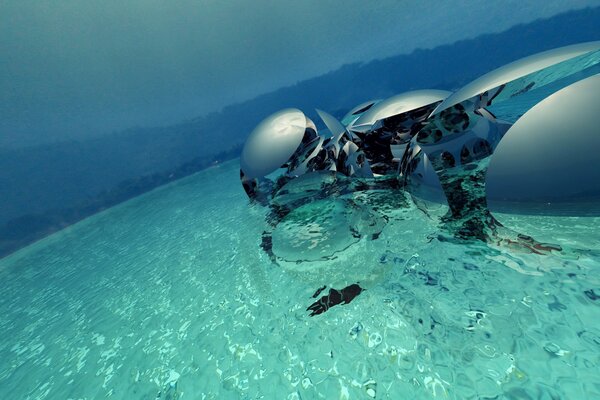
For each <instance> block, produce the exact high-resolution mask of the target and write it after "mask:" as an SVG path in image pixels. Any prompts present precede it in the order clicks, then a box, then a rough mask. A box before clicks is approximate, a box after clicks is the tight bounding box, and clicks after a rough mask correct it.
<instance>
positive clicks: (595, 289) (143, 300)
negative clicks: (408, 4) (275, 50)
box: [0, 161, 600, 399]
mask: <svg viewBox="0 0 600 400" xmlns="http://www.w3.org/2000/svg"><path fill="white" fill-rule="evenodd" d="M237 167H238V164H237V161H234V162H231V163H227V164H224V165H222V166H219V167H216V168H212V169H209V170H206V171H203V172H201V173H199V174H196V175H194V176H192V177H189V178H187V179H184V180H181V181H179V182H176V183H174V184H172V185H169V186H166V187H163V188H160V189H158V190H155V191H153V192H151V193H149V194H146V195H144V196H141V197H139V198H136V199H134V200H132V201H129V202H127V203H125V204H122V205H120V206H118V207H115V208H113V209H110V210H108V211H106V212H103V213H101V214H98V215H96V216H94V217H92V218H89V219H87V220H85V221H83V222H81V223H79V224H77V225H75V226H72V227H70V228H68V229H66V230H64V231H62V232H60V233H58V234H55V235H53V236H51V237H49V238H47V239H45V240H43V241H41V242H38V243H36V244H34V245H32V246H30V247H28V248H26V249H23V250H21V251H19V252H18V253H15V254H13V255H12V256H10V257H8V258H5V259H3V260H0V278H1V279H2V286H3V289H2V296H1V298H0V332H1V336H0V392H1V393H2V395H1V397H3V398H14V399H92V398H105V397H112V398H123V399H178V398H181V399H217V398H218V399H229V398H230V399H255V398H265V399H275V398H277V399H280V398H287V399H318V398H324V399H351V398H352V399H354V398H358V399H360V398H392V399H398V398H451V399H467V398H495V397H497V396H504V397H505V398H514V399H527V398H532V399H533V398H600V378H598V371H599V363H600V323H599V322H598V321H600V318H599V317H600V308H599V306H600V274H599V271H600V259H599V258H598V257H597V256H595V254H598V253H594V252H593V250H598V249H600V233H599V232H598V230H597V228H596V227H597V226H598V224H599V223H600V218H597V217H596V218H594V217H585V218H576V217H544V216H516V215H500V216H499V218H500V219H501V220H502V221H503V223H504V224H506V225H507V226H509V227H511V228H513V229H515V230H517V231H519V232H522V233H526V234H528V235H531V236H533V237H535V238H536V239H538V240H541V241H545V242H550V243H556V244H561V245H568V246H571V247H576V248H579V249H581V250H582V251H580V252H579V253H578V255H577V256H573V255H565V254H551V255H544V256H540V255H535V254H519V253H512V252H509V251H508V250H506V249H500V248H492V247H490V246H487V245H484V244H479V243H473V244H464V243H453V242H448V241H440V240H438V239H437V235H438V233H439V226H438V224H439V222H438V221H439V220H438V218H437V217H435V216H431V217H429V216H427V215H425V214H424V213H423V212H421V211H420V210H419V209H417V207H416V206H415V205H414V204H412V203H410V202H408V206H407V207H406V208H402V209H400V210H398V211H397V212H396V213H395V214H394V215H393V218H390V219H389V222H388V223H387V225H386V226H385V227H384V228H383V230H382V231H381V234H380V235H379V237H378V238H377V239H376V240H367V238H366V237H365V238H362V239H361V240H360V241H358V242H357V243H351V245H350V247H348V249H347V254H348V255H347V256H346V255H345V253H344V251H341V253H340V254H339V255H338V257H337V258H336V259H335V260H326V261H322V265H320V264H319V263H320V262H321V261H314V262H313V268H309V269H303V268H299V269H297V270H295V269H293V268H287V267H286V268H284V267H282V266H278V265H275V264H273V263H272V262H271V261H270V259H269V257H268V256H267V254H265V253H264V252H263V251H262V250H261V248H260V243H261V233H262V232H263V230H264V229H265V228H266V225H265V218H264V210H263V209H261V208H257V207H250V206H249V205H248V204H247V200H246V197H245V195H244V193H243V190H242V188H241V185H239V179H238V178H239V176H238V174H239V172H238V169H237ZM367 201H368V199H367ZM585 250H592V251H591V252H586V251H585ZM355 282H360V284H361V286H362V287H364V288H365V289H366V290H365V291H364V292H363V293H361V294H360V296H358V297H357V298H356V299H355V300H354V301H353V302H352V303H351V304H348V305H340V306H336V307H333V308H331V309H330V310H328V311H327V312H325V313H323V314H321V315H318V316H315V317H309V316H308V313H307V312H306V308H307V306H308V305H309V304H311V303H312V302H313V301H314V299H313V298H312V297H311V295H312V294H313V293H314V292H315V290H316V289H317V288H319V287H321V286H323V285H328V286H329V287H334V288H338V289H341V288H342V287H344V286H346V285H348V284H351V283H355ZM553 396H554V397H553Z"/></svg>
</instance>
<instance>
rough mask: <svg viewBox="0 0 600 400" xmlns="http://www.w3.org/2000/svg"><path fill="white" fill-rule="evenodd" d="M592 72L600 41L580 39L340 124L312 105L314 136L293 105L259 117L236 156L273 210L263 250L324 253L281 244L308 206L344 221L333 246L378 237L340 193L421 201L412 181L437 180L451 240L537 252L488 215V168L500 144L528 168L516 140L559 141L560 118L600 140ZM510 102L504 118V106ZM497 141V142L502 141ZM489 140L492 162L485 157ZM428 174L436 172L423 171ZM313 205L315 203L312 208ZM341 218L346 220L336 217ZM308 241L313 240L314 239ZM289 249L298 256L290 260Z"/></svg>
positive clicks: (502, 161) (258, 196)
mask: <svg viewBox="0 0 600 400" xmlns="http://www.w3.org/2000/svg"><path fill="white" fill-rule="evenodd" d="M599 73H600V42H589V43H583V44H577V45H571V46H566V47H562V48H559V49H554V50H550V51H546V52H542V53H539V54H535V55H532V56H529V57H526V58H523V59H521V60H518V61H515V62H513V63H510V64H507V65H505V66H503V67H500V68H498V69H496V70H494V71H492V72H489V73H487V74H485V75H483V76H482V77H480V78H478V79H476V80H474V81H473V82H471V83H469V84H467V85H465V86H464V87H463V88H462V89H460V90H458V91H456V92H455V93H451V92H447V91H443V90H416V91H411V92H406V93H402V94H399V95H397V96H394V97H391V98H389V99H385V100H371V101H368V102H365V103H363V104H360V105H358V106H357V107H355V108H354V109H353V110H351V111H350V112H348V114H346V115H345V116H344V117H343V118H342V122H339V121H338V120H337V119H336V118H335V117H333V116H332V115H330V114H328V113H326V112H324V111H321V110H317V114H318V115H319V117H320V118H321V120H322V122H323V125H324V126H325V127H326V129H323V130H321V131H320V132H319V131H318V130H317V127H316V125H315V124H314V123H313V121H311V120H310V119H309V118H308V117H306V116H305V114H304V113H302V112H301V111H300V110H297V109H286V110H282V111H279V112H277V113H275V114H273V115H271V116H269V117H267V118H266V119H265V120H264V121H263V122H261V123H260V124H259V125H258V126H257V127H256V128H255V129H254V131H253V132H252V133H251V134H250V136H249V138H248V140H247V142H246V144H245V146H244V149H243V152H242V155H241V159H240V167H241V171H240V177H241V180H242V184H243V186H244V189H245V191H246V193H247V194H248V196H249V197H250V198H251V199H252V200H255V201H257V202H259V203H261V204H263V205H266V206H268V207H270V208H271V210H272V211H273V212H272V218H270V221H269V222H270V224H271V226H272V227H273V230H272V232H266V233H265V237H264V238H263V244H265V243H266V245H265V246H264V247H265V249H267V250H268V251H270V252H271V256H272V257H273V258H276V259H278V260H279V259H281V258H282V257H280V256H278V255H277V254H276V253H277V251H273V248H272V247H273V245H274V244H276V245H277V246H278V247H279V249H280V251H279V252H280V254H285V257H284V258H288V259H290V261H292V262H296V263H299V262H301V261H311V260H322V259H326V258H327V257H331V256H332V254H329V256H328V255H326V254H321V253H322V252H323V251H325V250H323V249H320V252H318V251H313V252H312V253H310V252H308V253H307V251H308V250H307V248H306V247H305V246H304V247H303V245H298V246H296V244H294V243H288V244H287V245H285V241H294V233H293V232H292V231H290V229H292V228H291V227H292V226H295V227H296V228H295V229H303V228H302V225H303V223H302V221H300V220H299V218H300V216H301V215H304V216H305V215H307V214H310V213H311V210H310V209H312V212H313V213H315V215H316V214H323V215H322V216H323V218H324V221H325V220H328V218H329V220H328V221H329V222H328V223H326V224H321V225H319V227H318V228H319V229H321V228H326V227H329V228H330V229H333V230H340V231H341V230H343V229H341V228H340V227H341V226H346V227H347V226H350V235H349V234H348V233H347V232H346V233H340V234H338V235H337V237H341V238H342V239H340V240H341V241H340V242H336V243H333V242H332V240H333V239H332V238H334V237H335V236H336V235H334V233H333V232H330V234H329V235H326V236H327V240H328V242H327V246H325V247H326V248H327V249H335V251H341V250H342V249H345V248H348V247H349V246H351V245H352V242H353V239H352V237H354V238H355V239H356V238H359V237H361V235H362V234H367V235H368V236H369V237H372V238H375V237H376V236H377V235H378V233H377V232H378V231H380V230H381V225H382V224H384V223H385V222H382V218H379V217H378V216H377V215H376V214H377V213H373V212H372V210H369V209H368V207H369V205H368V202H367V204H359V203H360V202H356V201H355V200H351V199H349V198H348V196H347V195H348V194H349V193H353V192H356V191H365V190H369V189H373V188H376V189H381V188H385V189H386V190H396V191H404V192H408V193H410V194H412V195H415V196H417V197H418V191H417V190H414V189H415V188H417V187H418V186H419V185H421V184H425V185H434V186H437V187H438V189H439V190H441V191H443V193H444V194H445V196H446V200H447V203H448V207H449V210H448V213H447V214H446V215H445V216H444V217H443V218H442V225H443V227H445V228H446V231H448V232H450V233H451V236H453V237H454V238H458V239H468V240H471V239H477V240H482V241H486V242H492V243H498V244H508V245H511V246H517V247H519V248H521V249H526V250H527V251H531V252H536V253H543V252H547V251H551V250H555V249H559V247H557V246H551V245H544V244H542V243H538V242H536V241H535V240H534V239H532V238H530V237H528V236H525V235H520V234H516V233H515V232H512V231H510V230H508V229H506V228H504V227H503V226H502V224H500V223H499V222H498V221H496V219H495V218H494V217H493V216H492V214H491V213H490V212H489V211H488V208H487V199H486V174H487V170H488V165H490V161H491V160H492V164H491V165H492V166H493V168H495V169H498V168H502V165H510V161H509V160H510V158H511V155H510V154H509V150H508V149H510V148H513V149H514V150H513V151H514V154H518V157H519V160H516V161H515V165H516V164H518V165H521V168H526V167H525V164H524V161H523V158H524V157H526V154H524V153H523V152H519V151H518V148H520V147H523V145H521V144H518V143H519V140H520V141H521V142H523V143H525V142H526V141H527V140H526V139H523V138H525V137H528V136H531V138H535V140H536V141H537V142H540V141H541V142H543V141H544V140H546V141H550V140H557V139H559V138H564V136H565V135H568V134H569V132H565V129H567V127H568V126H571V127H572V128H573V129H577V138H578V142H577V143H583V142H585V140H586V139H581V138H582V137H583V136H584V135H588V136H590V137H591V136H598V135H597V132H594V131H593V130H594V129H596V130H597V128H594V127H595V126H596V124H597V123H596V121H594V119H595V118H596V114H597V112H596V113H594V112H592V111H591V110H592V108H594V107H595V109H596V110H598V111H600V109H598V104H600V87H599V84H598V81H599V80H600V77H599V76H600V75H598V74H599ZM532 99H534V100H532ZM526 100H527V101H526ZM536 103H539V104H538V105H537V106H535V104H536ZM507 105H510V107H509V108H510V110H511V113H512V114H510V115H509V114H508V113H507V114H506V115H504V113H503V110H506V109H508V108H507ZM586 107H587V108H586ZM573 108H574V109H573ZM578 108H584V109H585V110H586V111H585V112H578V110H577V109H578ZM515 110H517V111H516V113H517V114H518V115H517V116H515ZM513 124H514V125H513ZM504 137H507V139H506V140H507V145H506V146H503V145H502V144H500V143H502V142H501V141H502V139H503V138H504ZM524 140H525V142H524ZM589 140H592V139H589ZM594 140H596V142H597V139H594ZM512 143H517V144H514V145H513V144H512ZM499 144H500V146H499ZM565 145H567V143H565ZM505 147H506V150H505ZM541 147H543V144H542V145H541ZM496 148H499V151H500V157H499V160H498V163H497V165H495V163H494V161H493V159H494V157H493V156H492V155H493V154H494V152H495V150H496ZM556 162H560V161H559V160H557V161H556ZM513 170H514V169H513ZM432 171H434V172H435V174H436V175H437V178H438V179H434V178H433V179H432V176H434V175H432ZM315 202H316V203H318V202H322V203H318V206H317V205H316V204H310V203H315ZM344 208H347V210H346V211H344V210H343V209H344ZM357 215H360V217H357ZM350 217H351V218H352V221H353V224H354V225H353V224H352V223H350V224H349V223H346V222H343V221H340V219H343V218H350ZM383 221H385V218H383ZM280 224H282V226H286V227H287V228H286V229H287V230H286V231H285V232H283V231H278V230H277V229H278V226H279V225H280ZM336 227H337V228H336ZM374 227H375V228H374ZM292 230H293V229H292ZM309 230H310V229H309ZM317 230H318V229H317ZM290 232H292V233H290ZM353 234H354V236H352V235H353ZM334 241H335V240H334ZM308 242H311V243H313V244H314V243H317V246H318V240H317V242H315V241H310V240H309V241H308ZM294 249H296V251H297V252H298V254H300V255H301V256H299V257H298V258H294V257H293V256H292V255H291V253H293V251H294ZM325 252H326V251H325ZM309 253H310V254H309Z"/></svg>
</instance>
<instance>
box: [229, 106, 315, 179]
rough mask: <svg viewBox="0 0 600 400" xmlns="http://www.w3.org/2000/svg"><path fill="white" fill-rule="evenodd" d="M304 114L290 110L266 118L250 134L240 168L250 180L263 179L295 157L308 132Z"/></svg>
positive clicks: (243, 151)
mask: <svg viewBox="0 0 600 400" xmlns="http://www.w3.org/2000/svg"><path fill="white" fill-rule="evenodd" d="M306 124H307V120H306V117H305V116H304V113H302V111H300V110H298V109H296V108H287V109H285V110H281V111H279V112H276V113H275V114H272V115H271V116H269V117H267V118H265V119H264V120H263V121H262V122H261V123H260V124H259V125H258V126H257V127H256V128H254V130H253V131H252V133H250V136H249V137H248V140H247V141H246V144H245V145H244V149H243V150H242V155H241V157H240V167H241V169H242V171H243V172H244V174H245V175H246V177H247V178H248V179H254V178H261V177H263V176H265V175H268V174H269V173H271V172H273V171H275V170H276V169H278V168H279V167H281V166H282V165H283V164H285V163H286V162H287V161H288V160H289V158H290V157H291V156H292V155H293V154H294V152H295V151H296V149H297V148H298V146H299V145H300V143H301V142H302V138H303V137H304V131H305V130H306Z"/></svg>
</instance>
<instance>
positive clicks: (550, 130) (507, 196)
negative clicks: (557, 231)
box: [486, 75, 600, 211]
mask: <svg viewBox="0 0 600 400" xmlns="http://www.w3.org/2000/svg"><path fill="white" fill-rule="evenodd" d="M599 105H600V75H594V76H592V77H589V78H586V79H584V80H582V81H579V82H577V83H574V84H572V85H570V86H567V87H566V88H564V89H562V90H560V91H558V92H556V93H554V94H553V95H551V96H549V97H547V98H546V99H545V100H543V101H541V102H540V103H538V104H537V105H536V106H534V107H533V108H532V109H531V110H529V111H528V112H527V113H526V114H525V115H523V116H522V117H521V118H520V119H519V120H518V121H517V122H516V123H515V124H514V125H513V126H512V128H510V129H509V130H508V132H507V133H506V135H505V137H504V139H503V140H502V141H501V142H500V144H499V145H498V147H497V149H496V152H495V154H494V157H492V159H491V161H490V164H489V169H488V172H487V179H486V181H487V196H488V199H490V200H507V201H511V200H514V201H528V202H530V203H531V202H534V203H536V204H537V205H538V206H541V208H542V209H543V210H548V211H551V210H552V209H553V207H555V208H560V209H561V210H562V211H568V208H569V207H571V208H573V207H577V206H578V205H577V202H576V200H580V199H581V198H582V197H586V196H587V197H592V196H594V195H595V197H596V199H598V198H599V197H600V157H599V156H598V151H599V150H600V128H599V126H598V112H599V111H600V106H599ZM555 202H559V204H556V205H553V204H548V203H555ZM579 208H581V207H580V206H579ZM543 210H540V211H543Z"/></svg>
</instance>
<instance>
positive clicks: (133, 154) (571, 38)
mask: <svg viewBox="0 0 600 400" xmlns="http://www.w3.org/2000/svg"><path fill="white" fill-rule="evenodd" d="M598 26H600V7H598V8H593V9H585V10H580V11H573V12H569V13H565V14H561V15H558V16H555V17H553V18H550V19H546V20H538V21H535V22H532V23H529V24H526V25H519V26H515V27H513V28H511V29H509V30H507V31H505V32H503V33H499V34H487V35H482V36H480V37H477V38H475V39H471V40H464V41H460V42H457V43H454V44H450V45H444V46H440V47H437V48H434V49H428V50H416V51H414V52H412V53H411V54H406V55H399V56H395V57H391V58H387V59H384V60H375V61H372V62H369V63H362V64H349V65H345V66H343V67H342V68H340V69H338V70H336V71H332V72H330V73H328V74H325V75H323V76H319V77H316V78H314V79H310V80H306V81H302V82H298V83H297V84H296V85H293V86H290V87H285V88H282V89H279V90H277V91H275V92H272V93H268V94H264V95H261V96H258V97H256V98H255V99H252V100H249V101H246V102H243V103H240V104H235V105H231V106H228V107H225V108H224V109H223V110H222V111H221V112H218V113H212V114H209V115H207V116H204V117H200V118H197V119H194V120H191V121H187V122H185V123H182V124H178V125H175V126H168V127H160V128H152V129H141V128H137V129H136V128H134V129H129V130H127V131H124V132H121V133H117V134H112V135H107V136H104V137H100V138H95V139H92V140H87V141H71V142H64V143H55V144H50V145H43V146H37V147H28V148H21V149H18V150H10V151H9V150H0V190H1V194H0V195H1V198H2V207H1V208H0V226H1V225H2V224H4V227H3V228H0V255H1V254H2V253H3V252H4V253H5V252H7V251H9V250H10V249H13V248H15V247H18V246H20V245H22V244H23V243H25V242H27V241H31V240H33V239H35V238H37V237H39V236H40V235H42V234H45V233H48V232H51V231H53V230H56V229H57V228H59V227H61V226H64V225H68V224H70V223H72V222H74V221H76V220H78V219H80V218H83V217H85V216H86V215H89V214H91V213H94V212H96V211H98V210H99V209H102V208H103V207H106V206H109V205H112V204H114V203H116V202H118V201H122V200H125V199H127V198H129V197H132V196H134V195H137V194H139V193H141V192H143V191H145V190H149V189H151V188H153V187H156V186H157V185H160V184H164V183H165V182H168V181H169V180H172V179H174V177H181V176H183V175H185V174H190V173H193V172H195V171H197V170H198V169H200V168H204V167H206V166H207V165H209V164H210V163H211V162H213V161H215V160H221V159H224V158H228V157H235V156H236V155H237V154H239V149H240V146H241V144H242V143H243V141H244V139H245V137H246V136H247V135H248V133H249V132H250V131H251V130H252V129H253V127H254V126H255V125H256V124H257V123H258V122H259V121H260V120H261V119H263V118H264V117H265V116H267V115H268V114H270V113H272V112H274V111H277V110H279V109H281V108H285V107H297V108H300V109H302V110H303V111H305V112H306V113H307V114H308V115H309V116H310V117H311V118H313V119H314V121H315V122H316V123H317V125H319V123H320V121H319V119H318V117H317V116H316V113H315V112H314V108H320V109H324V110H328V111H330V112H332V113H333V114H334V115H337V116H341V115H343V114H344V113H345V111H346V110H347V109H349V108H351V107H353V106H354V105H356V104H358V103H360V102H362V101H365V100H368V99H372V98H385V97H389V96H391V95H393V94H396V93H399V92H403V91H406V90H411V89H421V88H440V89H449V90H453V89H457V88H459V87H461V86H462V85H464V84H465V83H467V82H469V81H470V80H472V79H474V78H476V77H478V76H479V75H481V74H483V73H485V72H487V71H489V70H491V69H494V68H496V67H498V66H500V65H502V64H505V63H507V62H510V61H512V60H515V59H518V58H521V57H523V56H526V55H529V54H532V53H536V52H539V51H543V50H547V49H551V48H555V47H560V46H564V45H568V44H572V43H577V42H584V41H590V40H598V39H600V30H599V29H598ZM398 40H402V39H401V38H399V39H398ZM218 153H221V154H218ZM184 164H185V165H184ZM25 216H26V217H25ZM16 227H18V229H17V228H16ZM17 231H18V235H17ZM16 236H19V238H18V239H17V238H16Z"/></svg>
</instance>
